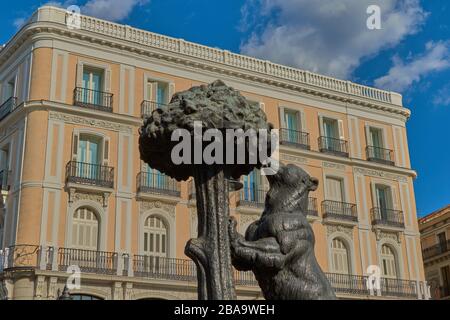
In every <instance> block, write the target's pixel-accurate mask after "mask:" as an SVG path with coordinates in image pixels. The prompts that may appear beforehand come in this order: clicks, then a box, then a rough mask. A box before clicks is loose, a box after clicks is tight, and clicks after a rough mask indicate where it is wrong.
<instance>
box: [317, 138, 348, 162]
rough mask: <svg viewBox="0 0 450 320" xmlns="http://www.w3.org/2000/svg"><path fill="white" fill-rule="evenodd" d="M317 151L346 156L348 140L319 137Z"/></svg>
mask: <svg viewBox="0 0 450 320" xmlns="http://www.w3.org/2000/svg"><path fill="white" fill-rule="evenodd" d="M319 151H320V152H322V153H328V154H332V155H334V156H339V157H346V158H348V156H349V153H348V142H347V141H345V140H340V139H335V138H331V137H319Z"/></svg>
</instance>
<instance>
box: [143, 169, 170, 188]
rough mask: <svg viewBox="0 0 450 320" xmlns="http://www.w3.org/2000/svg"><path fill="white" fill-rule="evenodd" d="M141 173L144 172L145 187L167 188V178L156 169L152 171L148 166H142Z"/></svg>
mask: <svg viewBox="0 0 450 320" xmlns="http://www.w3.org/2000/svg"><path fill="white" fill-rule="evenodd" d="M142 171H143V172H144V177H143V179H144V181H141V182H143V183H144V184H145V186H146V187H150V188H157V189H164V188H166V187H167V184H168V183H167V176H166V175H165V174H163V173H161V172H159V171H158V170H156V169H152V168H150V167H149V166H148V164H146V163H144V164H143V165H142Z"/></svg>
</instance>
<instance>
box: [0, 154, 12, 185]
mask: <svg viewBox="0 0 450 320" xmlns="http://www.w3.org/2000/svg"><path fill="white" fill-rule="evenodd" d="M8 148H9V146H5V147H4V148H2V149H0V184H1V185H0V187H1V190H8V189H9V186H8V175H9V160H10V159H9V149H8Z"/></svg>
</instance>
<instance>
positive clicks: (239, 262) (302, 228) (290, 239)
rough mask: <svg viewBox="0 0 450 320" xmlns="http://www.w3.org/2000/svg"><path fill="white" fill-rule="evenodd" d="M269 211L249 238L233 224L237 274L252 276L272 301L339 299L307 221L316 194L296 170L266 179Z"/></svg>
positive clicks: (285, 170) (313, 185) (310, 180)
mask: <svg viewBox="0 0 450 320" xmlns="http://www.w3.org/2000/svg"><path fill="white" fill-rule="evenodd" d="M267 179H268V180H269V183H270V189H269V192H268V193H267V196H266V202H265V209H264V212H263V214H262V216H261V218H260V219H259V220H258V221H255V222H254V223H252V224H251V225H250V226H249V227H248V229H247V231H246V235H245V239H244V237H242V236H241V235H240V234H238V233H237V231H236V221H235V220H234V219H232V220H231V221H230V228H229V232H230V240H231V256H232V262H233V265H234V266H235V267H236V269H238V270H243V271H247V270H252V271H253V273H254V274H255V277H256V279H257V280H258V283H259V286H260V287H261V289H262V291H263V294H264V297H265V298H266V299H268V300H319V299H327V300H329V299H335V294H334V292H333V290H332V288H331V286H330V283H329V282H328V280H327V278H326V276H325V274H324V273H323V272H322V270H321V269H320V266H319V264H318V263H317V260H316V257H315V255H314V233H313V230H312V228H311V226H310V224H309V222H308V220H307V219H306V215H307V208H308V195H309V192H310V191H313V190H315V189H316V188H317V185H318V181H317V179H314V178H310V177H309V175H308V174H307V173H306V172H305V171H303V170H302V169H301V168H298V167H296V166H295V165H287V166H281V167H280V169H279V170H278V172H277V174H275V175H272V176H267Z"/></svg>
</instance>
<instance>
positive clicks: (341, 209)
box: [322, 200, 358, 222]
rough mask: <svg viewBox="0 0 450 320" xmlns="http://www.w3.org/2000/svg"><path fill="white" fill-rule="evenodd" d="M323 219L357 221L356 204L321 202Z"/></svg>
mask: <svg viewBox="0 0 450 320" xmlns="http://www.w3.org/2000/svg"><path fill="white" fill-rule="evenodd" d="M322 214H323V218H324V219H326V218H333V219H339V220H348V221H354V222H356V221H358V215H357V212H356V204H353V203H345V202H339V201H331V200H325V201H323V202H322Z"/></svg>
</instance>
